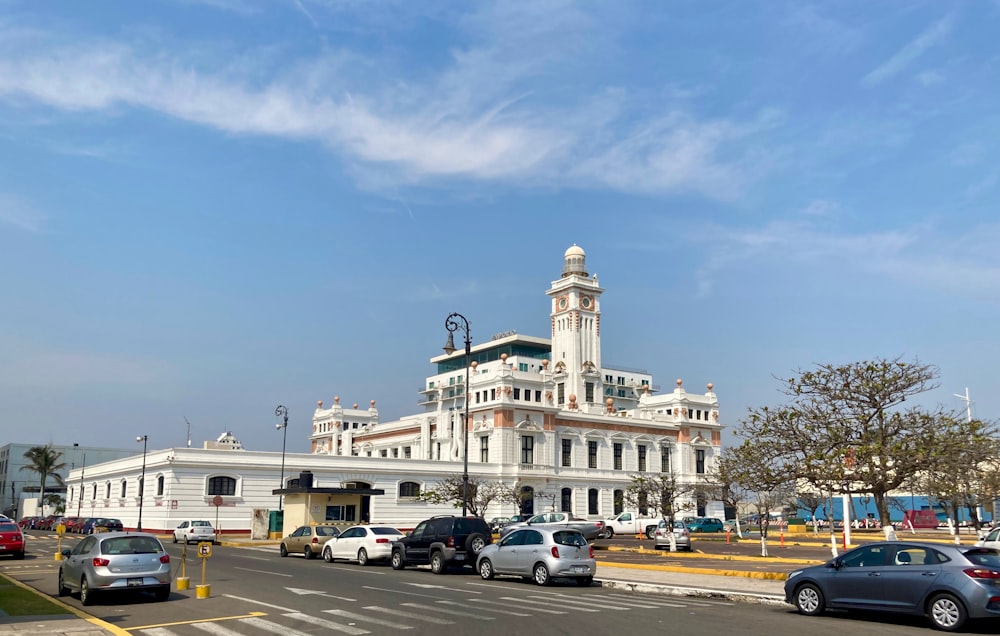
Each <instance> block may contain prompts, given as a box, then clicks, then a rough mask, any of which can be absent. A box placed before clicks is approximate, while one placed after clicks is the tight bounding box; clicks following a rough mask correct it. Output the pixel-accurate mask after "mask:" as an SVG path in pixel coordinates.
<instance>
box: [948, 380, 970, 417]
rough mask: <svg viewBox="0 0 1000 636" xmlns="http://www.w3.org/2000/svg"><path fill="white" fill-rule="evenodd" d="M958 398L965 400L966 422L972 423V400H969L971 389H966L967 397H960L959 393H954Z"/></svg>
mask: <svg viewBox="0 0 1000 636" xmlns="http://www.w3.org/2000/svg"><path fill="white" fill-rule="evenodd" d="M952 395H954V396H955V397H957V398H960V399H962V400H965V421H966V422H971V421H972V400H971V399H970V398H969V387H965V395H960V394H958V393H952Z"/></svg>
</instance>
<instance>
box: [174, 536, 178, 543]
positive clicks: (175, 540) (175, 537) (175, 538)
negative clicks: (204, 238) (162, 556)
mask: <svg viewBox="0 0 1000 636" xmlns="http://www.w3.org/2000/svg"><path fill="white" fill-rule="evenodd" d="M174 543H177V535H176V534H175V535H174Z"/></svg>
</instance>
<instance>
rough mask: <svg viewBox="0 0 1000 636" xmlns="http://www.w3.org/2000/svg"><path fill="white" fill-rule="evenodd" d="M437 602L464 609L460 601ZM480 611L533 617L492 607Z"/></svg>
mask: <svg viewBox="0 0 1000 636" xmlns="http://www.w3.org/2000/svg"><path fill="white" fill-rule="evenodd" d="M437 602H438V603H442V604H444V605H458V606H461V607H464V605H463V604H462V603H459V602H458V601H437ZM480 609H481V610H483V611H484V612H494V613H496V614H507V615H509V616H525V617H526V616H531V614H525V613H524V612H512V611H510V610H501V609H493V608H492V607H482V608H480Z"/></svg>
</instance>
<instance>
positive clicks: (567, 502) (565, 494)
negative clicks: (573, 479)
mask: <svg viewBox="0 0 1000 636" xmlns="http://www.w3.org/2000/svg"><path fill="white" fill-rule="evenodd" d="M559 506H560V507H559V511H560V512H573V489H572V488H563V489H562V497H561V501H560V504H559Z"/></svg>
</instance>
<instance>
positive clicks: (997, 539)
mask: <svg viewBox="0 0 1000 636" xmlns="http://www.w3.org/2000/svg"><path fill="white" fill-rule="evenodd" d="M976 545H977V546H979V547H980V548H997V549H1000V527H997V528H993V529H992V530H990V531H989V533H988V534H987V535H986V536H985V537H983V538H982V539H980V540H979V541H976Z"/></svg>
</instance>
